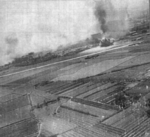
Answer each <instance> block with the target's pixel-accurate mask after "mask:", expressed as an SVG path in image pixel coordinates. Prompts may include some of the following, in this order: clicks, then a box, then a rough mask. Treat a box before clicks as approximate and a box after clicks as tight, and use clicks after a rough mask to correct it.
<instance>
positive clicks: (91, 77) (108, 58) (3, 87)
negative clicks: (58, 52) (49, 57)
mask: <svg viewBox="0 0 150 137" xmlns="http://www.w3.org/2000/svg"><path fill="white" fill-rule="evenodd" d="M149 37H150V35H149V33H148V32H143V31H142V32H141V31H131V32H130V33H129V34H128V35H127V36H125V37H124V39H121V40H118V41H117V42H116V46H113V47H107V48H103V49H102V50H101V49H98V50H99V51H97V52H96V53H95V49H94V48H91V49H88V52H85V53H87V54H86V56H85V53H84V54H83V55H84V56H82V53H80V54H78V55H76V56H73V57H74V59H72V60H68V61H65V62H60V63H59V62H58V63H56V64H54V65H45V64H43V67H41V66H42V65H41V64H40V65H41V66H40V65H39V66H38V65H37V66H36V68H34V69H31V68H32V66H31V68H29V67H25V66H24V67H20V68H19V67H17V68H15V67H13V68H9V69H8V70H2V71H1V73H0V74H1V76H0V137H148V135H149V136H150V114H149V110H150V108H149V106H148V105H145V102H148V100H149V98H150V60H149V59H150V40H149ZM96 48H97V47H96ZM93 51H94V52H93ZM101 51H102V52H101ZM80 56H81V57H80ZM69 57H70V55H69ZM61 61H62V60H61ZM50 63H51V62H50ZM44 65H45V66H44ZM34 67H35V65H34ZM16 72H17V73H16Z"/></svg>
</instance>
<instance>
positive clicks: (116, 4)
mask: <svg viewBox="0 0 150 137" xmlns="http://www.w3.org/2000/svg"><path fill="white" fill-rule="evenodd" d="M147 5H148V3H147V0H132V1H131V0H41V1H40V0H11V1H10V0H1V1H0V32H1V33H0V65H2V64H5V63H8V62H10V61H12V60H13V59H14V58H15V57H19V56H22V55H25V54H27V53H30V52H41V51H48V50H51V51H55V50H57V48H58V47H59V46H67V45H71V44H72V43H76V42H78V41H80V40H83V39H86V38H88V37H90V36H91V34H94V33H102V34H104V35H107V36H111V37H118V36H120V35H124V34H125V33H127V31H128V30H129V28H130V22H129V16H130V18H132V19H133V18H136V17H137V16H138V15H139V13H141V12H143V10H144V9H147ZM133 9H134V10H133ZM135 9H136V10H135ZM137 9H138V10H137ZM134 11H136V12H134Z"/></svg>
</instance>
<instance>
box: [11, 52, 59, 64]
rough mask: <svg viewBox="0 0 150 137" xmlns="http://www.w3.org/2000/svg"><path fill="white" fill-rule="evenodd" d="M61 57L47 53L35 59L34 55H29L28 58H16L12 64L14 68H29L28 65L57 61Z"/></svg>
mask: <svg viewBox="0 0 150 137" xmlns="http://www.w3.org/2000/svg"><path fill="white" fill-rule="evenodd" d="M59 57H60V56H59V55H56V54H54V53H51V52H49V53H47V54H45V55H44V56H37V57H34V53H29V54H28V55H26V56H23V57H20V58H15V59H14V61H13V62H12V64H13V65H14V66H17V67H18V66H19V67H20V66H28V65H34V64H38V63H41V62H46V61H49V60H52V59H56V58H59Z"/></svg>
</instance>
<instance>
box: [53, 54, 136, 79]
mask: <svg viewBox="0 0 150 137" xmlns="http://www.w3.org/2000/svg"><path fill="white" fill-rule="evenodd" d="M131 58H133V57H132V56H131V57H126V58H123V59H118V60H106V61H102V62H99V63H96V64H92V65H87V64H84V66H83V65H82V66H80V67H76V68H75V69H69V70H67V71H66V72H65V73H63V74H60V75H58V77H57V78H55V79H54V81H57V80H76V79H80V78H85V77H89V76H94V75H97V74H100V73H103V72H105V71H107V70H109V69H111V68H113V67H115V66H117V65H119V64H121V63H123V62H125V61H127V60H129V59H131Z"/></svg>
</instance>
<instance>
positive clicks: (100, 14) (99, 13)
mask: <svg viewBox="0 0 150 137" xmlns="http://www.w3.org/2000/svg"><path fill="white" fill-rule="evenodd" d="M95 16H96V17H97V19H98V21H99V22H100V29H101V30H102V31H103V33H105V32H106V31H107V30H108V28H107V24H106V18H107V12H106V9H105V7H104V3H103V2H101V1H100V2H97V4H96V7H95Z"/></svg>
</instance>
